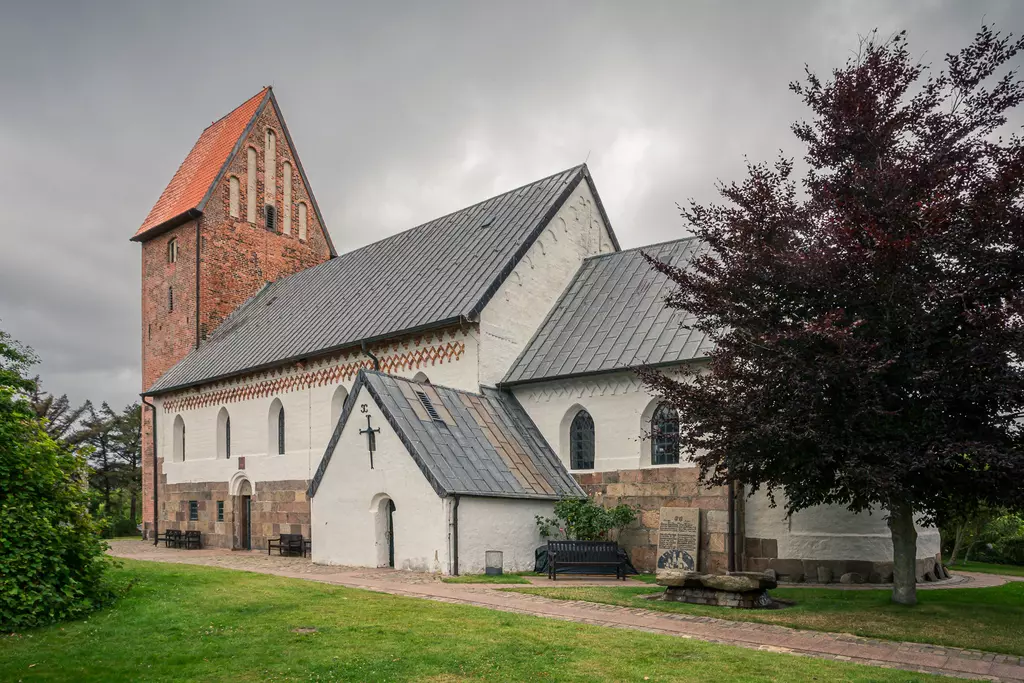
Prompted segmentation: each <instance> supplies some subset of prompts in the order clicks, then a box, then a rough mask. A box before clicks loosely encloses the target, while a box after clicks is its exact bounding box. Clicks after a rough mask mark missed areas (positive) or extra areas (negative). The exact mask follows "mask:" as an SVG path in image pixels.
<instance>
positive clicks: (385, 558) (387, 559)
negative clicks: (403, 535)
mask: <svg viewBox="0 0 1024 683" xmlns="http://www.w3.org/2000/svg"><path fill="white" fill-rule="evenodd" d="M396 509H397V508H396V507H395V501H393V500H391V498H389V497H388V496H381V497H380V498H379V500H378V502H377V506H376V511H375V514H374V517H375V518H376V519H375V520H374V522H375V525H374V526H375V527H376V531H377V539H376V545H377V566H378V567H392V568H394V566H395V510H396Z"/></svg>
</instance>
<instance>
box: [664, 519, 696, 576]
mask: <svg viewBox="0 0 1024 683" xmlns="http://www.w3.org/2000/svg"><path fill="white" fill-rule="evenodd" d="M659 522H660V523H659V526H658V563H657V565H658V566H657V568H658V569H669V568H676V569H686V570H689V571H695V570H696V569H697V568H698V567H699V566H700V509H699V508H680V507H663V508H661V512H660V515H659Z"/></svg>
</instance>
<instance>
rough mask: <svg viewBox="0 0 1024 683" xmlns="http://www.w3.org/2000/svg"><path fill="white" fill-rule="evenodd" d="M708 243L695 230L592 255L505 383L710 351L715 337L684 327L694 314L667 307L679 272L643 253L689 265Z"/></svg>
mask: <svg viewBox="0 0 1024 683" xmlns="http://www.w3.org/2000/svg"><path fill="white" fill-rule="evenodd" d="M701 250H702V246H701V243H700V242H698V241H697V239H696V238H688V239H682V240H676V241H673V242H665V243H662V244H653V245H650V246H646V247H638V248H636V249H630V250H628V251H620V252H617V253H612V254H604V255H601V256H594V257H591V258H589V259H587V260H585V261H584V262H583V264H582V265H581V266H580V269H579V271H577V273H576V276H575V278H573V280H572V282H571V283H570V284H569V286H568V288H566V290H565V292H563V293H562V296H561V297H560V298H559V300H558V303H556V304H555V306H554V308H552V309H551V312H550V313H549V314H548V316H547V318H546V319H545V320H544V322H543V323H542V324H541V326H540V328H539V329H538V330H537V332H536V333H535V334H534V336H533V338H532V339H531V340H530V342H529V343H528V344H527V346H526V348H525V349H523V352H522V353H521V354H520V356H519V358H518V359H517V360H516V362H515V363H514V364H513V365H512V368H511V369H510V370H509V372H508V374H507V375H506V376H505V378H504V380H502V384H503V385H504V384H519V383H524V382H536V381H540V380H549V379H554V378H559V377H563V378H564V377H573V376H577V375H585V374H590V373H597V372H610V371H614V370H622V369H625V368H631V367H635V366H638V365H660V364H671V363H679V362H683V361H690V360H694V359H697V358H701V357H703V356H704V355H705V354H706V353H707V351H709V350H710V349H711V342H710V340H708V339H707V338H706V336H705V335H704V334H703V333H701V332H698V331H696V330H687V329H683V326H684V325H686V324H688V323H690V322H692V321H693V318H692V316H690V315H688V314H686V315H684V314H683V313H682V312H681V311H678V310H675V309H669V308H666V307H665V305H664V301H665V297H666V296H668V294H669V293H670V292H671V291H672V284H671V280H669V279H668V278H667V277H666V276H664V275H662V274H661V273H659V272H658V271H656V270H654V269H652V268H651V266H650V265H649V264H648V263H647V262H646V261H645V260H644V259H643V257H642V255H641V252H646V253H648V254H650V255H651V256H654V257H655V258H658V259H660V260H662V261H666V262H668V263H671V264H673V265H676V266H685V265H686V264H687V263H689V262H690V259H691V258H693V256H694V255H695V254H696V253H698V252H699V251H701Z"/></svg>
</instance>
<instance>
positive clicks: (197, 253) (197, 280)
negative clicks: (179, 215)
mask: <svg viewBox="0 0 1024 683" xmlns="http://www.w3.org/2000/svg"><path fill="white" fill-rule="evenodd" d="M201 220H202V219H201V218H196V348H197V349H198V348H199V340H200V339H201V335H200V333H199V300H200V296H199V244H200V230H199V222H200V221H201ZM153 414H154V416H155V415H156V408H154V409H153Z"/></svg>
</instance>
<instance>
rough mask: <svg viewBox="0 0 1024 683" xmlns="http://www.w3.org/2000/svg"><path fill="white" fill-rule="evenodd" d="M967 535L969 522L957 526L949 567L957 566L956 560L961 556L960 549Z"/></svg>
mask: <svg viewBox="0 0 1024 683" xmlns="http://www.w3.org/2000/svg"><path fill="white" fill-rule="evenodd" d="M966 533H967V522H963V523H962V524H957V525H956V532H955V533H954V535H953V552H952V553H950V554H949V566H950V567H952V566H953V565H955V564H956V558H957V557H959V556H960V547H961V546H962V545H963V543H964V536H965V535H966Z"/></svg>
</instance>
